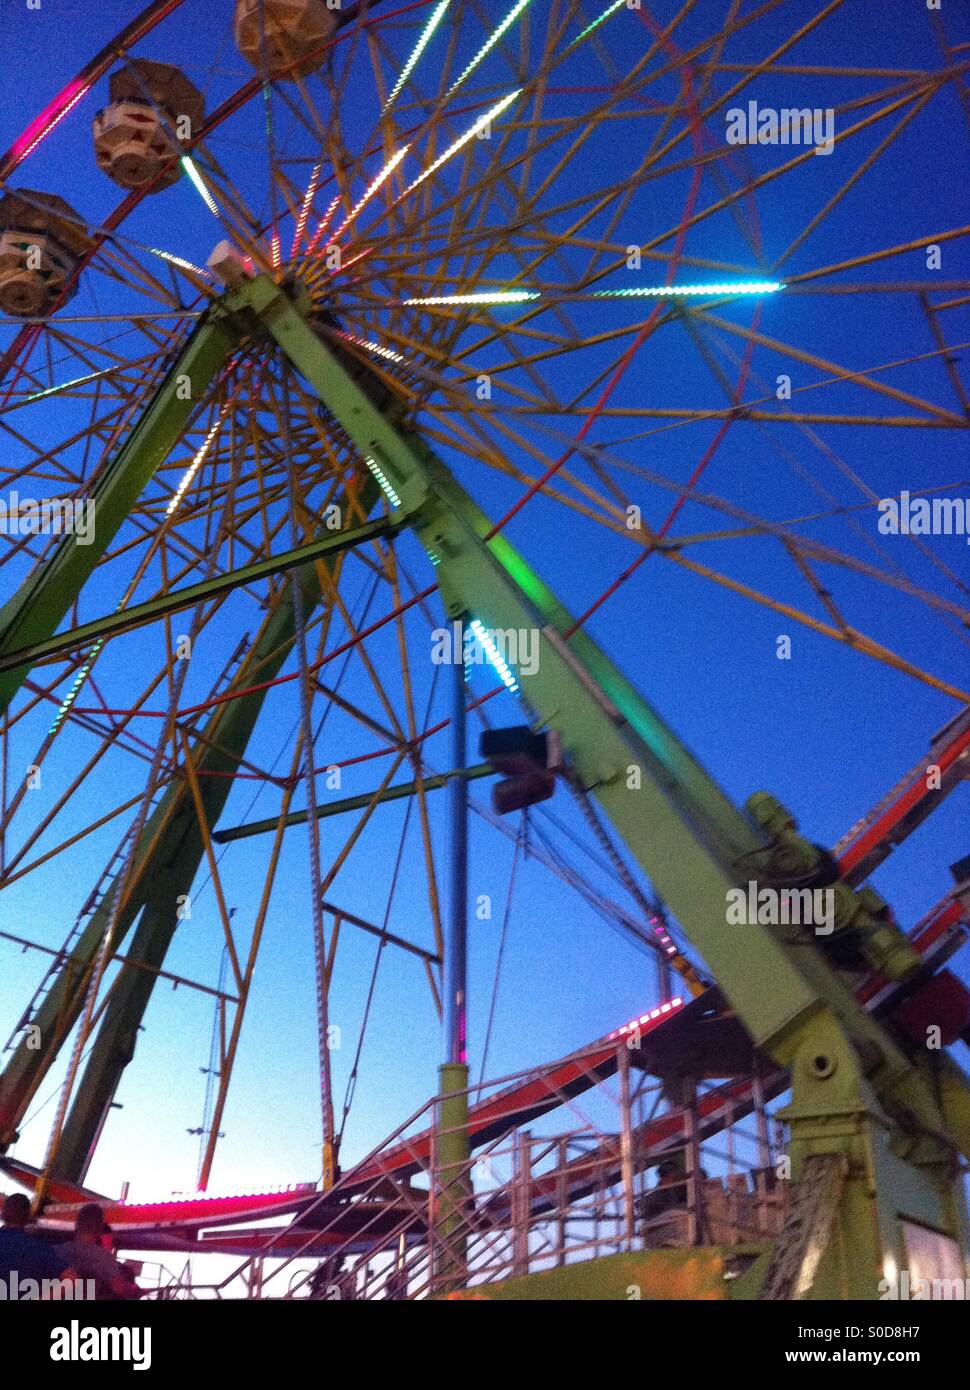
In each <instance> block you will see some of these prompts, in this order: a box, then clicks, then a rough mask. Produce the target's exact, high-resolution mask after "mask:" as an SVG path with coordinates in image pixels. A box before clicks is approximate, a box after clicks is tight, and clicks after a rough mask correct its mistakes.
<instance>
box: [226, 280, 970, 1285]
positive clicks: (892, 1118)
mask: <svg viewBox="0 0 970 1390" xmlns="http://www.w3.org/2000/svg"><path fill="white" fill-rule="evenodd" d="M240 293H241V295H242V296H243V297H245V298H246V299H247V300H248V301H249V303H250V304H251V305H252V307H253V309H254V310H255V311H256V312H257V313H258V314H259V315H260V316H261V317H262V319H263V321H264V322H265V323H266V325H267V326H268V328H269V330H270V332H271V333H272V334H273V336H274V337H275V338H276V340H277V342H278V343H279V345H280V346H281V348H282V349H283V351H284V352H285V353H286V354H287V356H288V357H289V358H290V360H291V361H292V362H293V364H294V365H295V366H296V367H297V369H298V370H299V371H300V372H301V373H302V375H303V376H304V377H305V378H306V379H307V380H308V381H309V382H310V383H311V384H312V386H313V387H314V389H315V390H316V391H317V393H318V394H319V395H320V397H321V399H322V400H323V401H324V403H325V404H326V406H327V408H328V409H329V410H330V411H332V413H333V414H334V415H335V416H336V418H337V419H338V420H339V421H340V423H341V424H342V426H343V428H344V429H345V430H346V432H347V433H348V434H349V435H350V437H351V439H352V440H353V441H354V443H355V444H356V445H357V448H358V449H359V450H360V453H361V456H362V458H363V459H364V462H365V463H366V465H367V467H368V468H369V469H370V470H371V472H372V474H373V475H374V477H376V478H377V480H378V481H379V483H380V485H381V487H382V488H383V490H384V492H385V494H386V495H387V496H388V497H389V499H390V500H391V502H392V504H393V506H394V508H395V512H396V513H400V514H401V515H403V516H404V517H405V518H406V520H407V521H408V522H409V523H410V524H411V525H412V527H413V528H414V530H415V533H416V535H417V536H418V538H419V540H420V541H421V542H422V543H423V545H424V546H425V548H426V550H427V551H428V554H429V555H430V557H431V559H432V562H433V563H434V564H435V565H437V568H438V578H439V586H440V589H441V593H442V597H443V599H444V601H445V605H446V608H447V611H448V614H449V616H450V617H452V618H454V619H464V618H465V616H466V615H468V616H469V617H470V618H477V619H478V620H479V622H480V623H481V624H482V626H483V627H484V628H486V629H487V630H490V631H493V632H494V631H500V632H506V633H507V632H514V633H521V634H523V635H526V634H531V633H535V634H537V636H538V653H539V654H538V661H537V662H534V663H533V664H532V665H533V669H532V670H530V671H521V670H520V671H517V672H516V673H515V674H516V678H517V680H518V683H519V687H520V690H521V699H522V702H523V703H524V705H525V706H526V708H527V710H528V712H529V714H530V716H531V718H532V721H533V722H534V724H535V725H536V726H537V727H546V728H551V729H555V730H557V731H558V733H559V734H560V736H561V739H562V744H563V749H564V751H565V754H566V757H567V759H568V762H569V765H570V767H571V769H572V771H573V773H574V775H575V776H576V778H577V779H578V781H579V783H580V785H581V786H582V787H583V788H584V789H585V790H586V791H587V792H588V793H589V794H590V795H591V796H593V797H594V798H595V800H596V801H597V802H598V803H599V805H600V807H601V809H602V811H603V812H604V813H605V815H606V816H607V817H608V818H609V820H610V821H611V822H612V823H613V825H614V826H615V827H616V828H617V830H618V831H619V832H620V834H621V835H622V837H623V839H624V840H625V842H626V844H627V846H628V848H629V850H630V852H631V853H632V854H633V856H634V857H635V858H636V860H637V861H638V863H639V864H640V866H641V868H642V869H643V871H644V872H645V873H646V874H647V875H648V877H649V878H650V879H651V880H652V882H653V884H654V885H655V886H656V888H657V891H658V893H659V895H660V896H661V898H662V899H663V900H664V902H665V903H666V904H667V905H668V906H669V907H670V909H671V911H672V912H673V913H674V915H675V917H676V918H677V920H678V921H679V922H680V924H681V926H682V927H683V929H684V931H685V932H686V933H687V935H688V937H689V938H690V940H691V941H692V942H693V943H694V945H695V946H696V947H697V948H698V950H699V951H700V952H701V954H702V955H703V957H704V959H705V961H706V962H707V964H708V965H709V966H710V968H711V970H712V971H713V973H714V975H715V977H716V979H717V981H718V983H719V984H720V986H721V988H722V989H723V991H724V993H725V995H726V996H727V998H728V999H729V1001H730V1003H731V1004H732V1006H733V1007H734V1009H735V1010H736V1011H737V1013H738V1015H739V1017H740V1018H741V1020H742V1021H743V1023H744V1025H745V1027H746V1028H747V1030H748V1031H749V1033H750V1034H751V1037H752V1038H753V1040H754V1042H755V1043H756V1044H757V1045H758V1046H759V1047H761V1048H762V1049H763V1050H764V1051H765V1052H767V1053H768V1054H769V1055H770V1056H772V1057H773V1058H774V1060H775V1061H777V1062H778V1063H780V1064H781V1065H783V1066H785V1067H788V1068H790V1069H791V1072H792V1081H793V1102H792V1106H791V1107H790V1109H789V1118H790V1121H791V1126H792V1157H793V1163H794V1170H795V1172H794V1176H795V1177H796V1178H797V1177H798V1176H799V1175H800V1172H801V1170H802V1168H803V1167H804V1166H805V1164H806V1162H807V1160H808V1158H809V1157H810V1156H811V1155H812V1154H813V1153H817V1152H823V1153H833V1152H835V1153H841V1154H844V1155H845V1157H846V1159H847V1164H848V1177H847V1180H846V1184H845V1189H844V1192H843V1198H842V1201H841V1203H840V1207H839V1230H840V1237H841V1239H840V1242H839V1243H833V1244H832V1245H831V1246H830V1247H829V1248H828V1249H827V1251H826V1253H825V1255H824V1256H823V1257H822V1260H821V1263H820V1265H819V1268H818V1273H817V1278H816V1285H815V1290H813V1296H833V1290H841V1289H845V1288H851V1289H852V1290H853V1291H854V1292H855V1293H856V1296H862V1297H871V1298H874V1297H876V1296H877V1292H876V1289H877V1285H878V1280H879V1279H880V1278H881V1277H882V1269H883V1266H884V1265H890V1266H891V1265H892V1264H893V1263H895V1265H896V1267H897V1268H901V1267H903V1266H902V1262H903V1261H904V1260H905V1259H906V1252H905V1243H904V1239H903V1227H902V1220H903V1218H904V1216H905V1215H906V1214H907V1213H909V1215H910V1216H911V1217H914V1218H915V1219H916V1220H918V1221H923V1222H924V1223H925V1224H927V1225H929V1226H931V1227H933V1228H935V1229H938V1230H942V1231H945V1232H947V1233H948V1234H950V1235H951V1236H952V1237H953V1238H954V1239H957V1240H958V1241H960V1242H961V1244H962V1245H963V1248H964V1249H965V1250H966V1248H967V1246H966V1240H967V1230H966V1216H965V1207H964V1203H963V1199H962V1193H961V1191H960V1189H959V1183H958V1181H957V1180H956V1177H955V1172H954V1168H953V1157H954V1149H955V1148H956V1147H957V1146H959V1147H960V1148H961V1150H962V1152H963V1154H964V1155H965V1156H970V1143H968V1142H967V1141H968V1139H970V1135H968V1133H967V1130H966V1126H965V1124H963V1123H961V1126H960V1128H959V1129H958V1130H957V1131H956V1133H955V1134H954V1135H953V1136H952V1138H951V1137H950V1136H949V1135H948V1134H947V1132H946V1118H945V1113H944V1109H943V1107H942V1105H941V1100H940V1094H941V1086H940V1082H941V1079H943V1078H945V1079H946V1086H945V1088H944V1091H945V1094H946V1103H947V1113H948V1114H950V1115H952V1116H957V1117H959V1118H960V1119H961V1121H962V1120H963V1119H964V1117H965V1114H966V1108H967V1097H968V1096H970V1082H968V1079H967V1078H966V1077H965V1076H964V1075H963V1074H962V1073H961V1072H959V1069H958V1068H956V1065H955V1063H953V1062H952V1059H947V1060H946V1062H945V1064H943V1065H942V1066H941V1064H940V1063H939V1062H938V1061H937V1060H936V1059H934V1058H933V1056H932V1054H929V1053H927V1054H926V1055H924V1056H919V1055H910V1054H909V1053H907V1052H905V1051H904V1050H903V1049H902V1048H901V1047H900V1046H899V1045H898V1043H897V1042H896V1040H895V1039H894V1037H893V1036H892V1035H891V1034H890V1032H889V1031H888V1030H887V1029H886V1028H884V1027H883V1026H882V1024H881V1023H880V1022H879V1021H878V1020H877V1019H875V1018H873V1017H872V1016H871V1015H869V1014H868V1013H866V1012H865V1010H863V1009H861V1008H860V1007H859V1005H858V1003H857V1001H856V999H855V997H854V994H853V992H852V990H851V988H850V986H849V984H848V982H847V980H846V979H845V978H844V977H843V976H842V975H841V974H840V973H839V972H838V971H837V969H836V968H835V967H834V966H833V964H832V963H831V959H830V958H828V957H827V956H826V954H825V951H824V949H823V947H822V945H820V944H817V943H816V942H815V941H813V940H812V939H811V937H810V936H807V935H805V934H802V935H801V936H799V937H797V938H796V937H794V936H793V934H792V932H791V929H790V928H789V927H787V926H781V927H772V926H768V925H763V924H760V923H751V924H749V925H746V926H733V925H729V924H728V914H727V905H728V903H729V902H730V901H731V898H730V897H729V894H730V893H731V892H732V890H734V889H736V888H737V887H738V886H739V885H742V884H745V883H747V882H748V881H749V880H750V879H757V877H758V865H759V864H767V862H768V851H769V849H771V850H774V849H777V848H778V846H779V845H780V846H781V848H782V851H783V852H784V853H787V852H790V853H791V854H792V855H793V856H794V858H795V859H796V860H798V859H799V858H803V857H804V854H805V853H806V852H807V853H808V854H809V856H811V855H812V853H813V852H812V850H811V847H810V846H808V845H807V844H806V843H805V842H804V841H799V840H798V838H797V837H795V836H794V835H793V834H792V833H789V831H786V830H784V828H783V829H782V830H781V831H780V832H779V833H778V835H777V836H776V835H774V834H773V836H772V838H771V839H768V838H767V837H766V834H765V833H764V832H762V831H761V830H760V829H759V828H758V827H757V826H756V825H755V823H754V822H753V821H752V820H751V819H749V818H748V817H747V816H745V815H744V814H743V813H742V812H741V811H739V810H738V809H737V808H736V807H734V806H733V805H732V803H731V802H730V801H729V799H728V798H727V797H726V796H725V795H724V793H723V792H722V791H721V790H720V788H719V787H718V786H717V784H716V783H715V782H714V781H713V780H712V779H711V777H710V776H709V775H708V774H707V773H706V771H705V770H704V769H703V768H702V767H701V765H700V764H699V763H698V762H697V761H696V759H694V758H693V757H692V755H691V754H690V753H689V752H688V750H687V749H686V748H685V747H684V745H683V744H682V743H681V742H680V740H679V739H678V738H677V737H676V735H675V734H674V733H673V732H672V730H671V729H670V728H669V727H668V726H667V725H666V724H665V723H664V722H663V720H662V719H661V718H660V716H659V715H658V714H657V712H656V711H655V710H654V709H652V708H651V707H650V706H649V705H648V704H647V703H646V701H645V700H643V699H642V697H641V696H640V695H639V694H638V693H637V692H636V691H635V690H634V689H633V687H632V686H631V685H630V683H629V682H628V681H627V680H626V679H625V677H624V676H623V675H622V674H621V673H620V672H619V670H618V669H617V668H616V666H614V664H613V663H612V662H611V661H610V660H609V658H608V657H607V656H606V654H605V653H604V652H603V651H602V650H601V649H600V648H599V647H598V646H597V645H596V643H595V642H594V641H593V640H592V638H590V637H589V636H588V635H587V634H586V633H585V632H584V631H583V630H582V629H579V630H576V631H573V627H574V625H573V622H572V619H571V617H570V615H569V613H568V612H567V611H566V609H565V608H563V606H562V605H561V604H560V603H559V601H558V600H557V599H556V598H555V596H554V595H553V593H552V592H551V591H550V590H549V589H548V588H547V586H546V585H545V584H543V582H542V581H541V580H540V579H539V577H538V575H537V574H536V573H535V572H534V571H533V570H532V569H531V568H530V567H529V566H528V565H527V564H526V563H525V561H524V560H523V559H522V557H521V556H520V555H519V554H518V553H517V552H516V551H515V549H514V548H513V547H512V545H511V544H510V543H509V542H508V540H507V539H506V538H505V537H504V536H503V535H496V536H493V535H492V534H491V526H490V523H489V521H488V519H487V517H486V516H485V515H484V514H483V513H482V512H481V510H480V509H479V508H478V507H477V506H476V505H475V503H474V502H473V501H472V499H471V498H470V497H469V495H468V494H467V493H466V492H465V491H464V489H463V488H462V487H461V486H460V485H459V484H458V483H457V481H456V480H455V478H454V477H453V475H452V474H451V473H450V472H449V471H448V469H447V468H446V467H445V466H444V465H443V464H442V463H441V461H440V460H439V459H437V458H436V457H435V456H434V454H433V453H432V452H431V451H430V449H429V448H428V447H427V446H426V445H425V444H424V443H423V441H422V440H421V439H420V438H419V437H418V436H416V435H415V434H412V433H409V432H405V431H404V430H403V429H400V428H398V427H397V426H396V424H395V423H394V422H393V421H392V420H391V419H389V418H388V417H387V416H386V415H384V414H382V413H381V412H380V411H379V410H377V409H376V408H375V406H374V405H373V404H372V402H371V401H370V400H369V398H368V396H367V394H366V393H365V392H364V391H363V390H362V389H361V387H360V386H359V385H358V383H357V381H355V380H354V379H353V378H352V377H351V376H350V375H349V374H348V372H347V371H346V370H345V369H344V368H343V366H342V365H341V361H340V360H339V358H338V357H337V356H336V355H335V354H334V352H332V351H331V350H330V349H329V348H328V347H327V346H326V345H325V344H324V343H323V342H322V341H321V340H320V338H319V337H318V336H317V334H316V333H315V332H314V331H313V329H312V328H311V326H310V325H309V324H308V323H307V322H306V320H305V319H304V318H303V316H302V314H301V313H300V312H299V310H298V309H297V308H296V307H295V305H294V304H293V303H292V302H291V301H290V300H289V298H288V297H287V295H286V293H285V292H284V291H282V290H280V289H279V288H278V287H277V286H276V285H275V284H273V283H272V282H271V281H269V280H268V279H267V278H265V277H261V278H260V279H258V280H257V281H255V282H253V283H251V284H250V285H249V286H247V287H246V288H245V289H244V290H243V291H241V292H240ZM769 803H771V804H769ZM772 804H773V805H774V806H775V807H776V809H777V811H779V812H780V811H781V810H782V808H777V803H772V799H771V798H764V797H761V798H760V806H759V810H761V811H763V812H764V813H765V820H764V821H763V823H765V824H769V823H770V822H771V820H772V819H773V818H774V817H775V811H773V810H772ZM780 819H781V823H782V825H783V823H784V816H781V818H780ZM772 862H774V861H772ZM843 900H844V897H843ZM850 901H851V900H850ZM883 942H884V943H887V946H888V949H887V958H888V956H889V955H890V954H893V953H895V958H896V959H897V960H898V961H899V963H900V969H901V970H906V969H909V968H911V964H912V962H911V961H908V960H907V951H908V948H907V947H906V944H905V942H904V941H903V940H902V937H901V934H900V933H898V930H897V929H895V928H891V927H890V928H886V929H885V934H884V936H883ZM830 1082H831V1083H832V1084H828V1083H830ZM442 1089H445V1088H444V1086H443V1087H442ZM957 1096H959V1097H960V1098H961V1100H960V1101H958V1100H956V1099H955V1097H957ZM961 1101H962V1103H961ZM450 1128H452V1129H453V1128H454V1126H453V1125H451V1126H450ZM439 1133H441V1134H442V1140H443V1142H446V1143H448V1144H450V1140H448V1139H447V1137H446V1135H445V1134H444V1133H443V1130H442V1128H441V1127H439ZM449 1161H450V1160H449ZM455 1161H457V1147H456V1150H455ZM874 1216H875V1218H876V1219H875V1221H874V1220H873V1217H874ZM444 1219H445V1220H450V1217H449V1214H448V1212H447V1211H446V1212H445V1214H444Z"/></svg>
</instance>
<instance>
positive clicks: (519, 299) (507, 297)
mask: <svg viewBox="0 0 970 1390" xmlns="http://www.w3.org/2000/svg"><path fill="white" fill-rule="evenodd" d="M540 297H541V296H540V295H538V294H536V293H533V292H531V291H529V290H496V291H495V293H494V294H489V293H488V292H487V291H486V292H484V293H482V294H433V295H427V296H426V297H425V298H424V299H404V300H402V301H401V302H402V304H524V303H525V302H526V300H529V299H539V298H540Z"/></svg>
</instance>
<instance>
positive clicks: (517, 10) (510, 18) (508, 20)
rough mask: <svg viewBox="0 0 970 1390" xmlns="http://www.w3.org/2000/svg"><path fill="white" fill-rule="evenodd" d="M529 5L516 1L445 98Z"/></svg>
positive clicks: (521, 0) (476, 65)
mask: <svg viewBox="0 0 970 1390" xmlns="http://www.w3.org/2000/svg"><path fill="white" fill-rule="evenodd" d="M529 3H530V0H517V3H516V4H515V5H513V6H512V8H511V9H510V10H509V12H508V14H507V15H506V16H505V18H504V19H503V20H502V22H501V24H500V25H499V26H498V28H497V29H495V30H493V31H492V33H491V34H490V35H489V37H488V38H487V39H486V40H485V42H484V43H483V44H482V46H481V48H480V49H479V50H478V52H477V53H476V54H475V56H474V58H473V59H472V60H471V62H470V63H469V64H468V66H467V67H466V68H465V71H464V72H463V73H462V74H461V76H460V77H459V78H458V80H457V81H455V82H453V83H452V84H451V86H450V87H449V88H448V91H447V92H446V93H445V95H446V96H449V97H450V96H451V94H452V92H453V91H455V90H456V88H458V87H460V86H461V84H462V83H463V82H464V80H465V78H466V77H470V76H471V74H472V73H473V72H474V71H475V69H476V68H477V67H478V65H479V63H480V62H482V60H483V59H484V58H485V57H487V55H488V54H489V53H491V51H492V49H493V48H494V47H495V45H496V44H497V43H498V41H499V39H500V38H501V37H502V35H503V34H504V33H505V31H506V30H507V29H508V28H509V27H510V26H511V25H513V24H514V23H515V21H516V20H517V19H518V17H519V15H520V14H521V13H522V11H523V10H524V9H525V7H526V5H528V4H529ZM624 3H625V0H624Z"/></svg>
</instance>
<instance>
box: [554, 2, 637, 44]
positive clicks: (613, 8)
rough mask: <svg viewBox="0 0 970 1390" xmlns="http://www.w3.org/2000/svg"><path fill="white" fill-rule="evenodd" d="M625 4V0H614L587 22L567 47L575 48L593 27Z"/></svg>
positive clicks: (597, 25)
mask: <svg viewBox="0 0 970 1390" xmlns="http://www.w3.org/2000/svg"><path fill="white" fill-rule="evenodd" d="M626 5H627V0H614V3H613V4H612V5H610V6H609V7H608V8H607V9H605V10H604V11H603V13H602V14H601V15H598V16H597V18H596V19H594V20H593V22H592V24H587V26H586V28H585V29H584V30H583V32H582V33H581V34H577V35H576V37H575V38H574V39H573V41H572V43H571V44H570V45H569V48H575V47H576V45H577V44H578V43H582V41H583V39H585V38H586V37H587V35H589V34H591V33H592V32H593V30H594V29H598V28H599V27H600V25H601V24H603V23H605V22H606V20H608V19H609V17H610V15H611V14H616V12H617V10H622V9H623V8H624V6H626ZM569 48H567V49H566V52H567V53H568V52H569Z"/></svg>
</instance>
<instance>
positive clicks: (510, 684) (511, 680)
mask: <svg viewBox="0 0 970 1390" xmlns="http://www.w3.org/2000/svg"><path fill="white" fill-rule="evenodd" d="M469 627H470V628H471V630H472V632H473V633H474V634H475V636H476V637H477V638H478V640H479V642H480V643H481V644H482V647H483V648H484V650H485V655H486V656H487V657H488V659H489V661H490V662H491V663H492V665H493V667H494V668H495V671H496V673H497V674H498V676H499V679H500V680H501V681H502V684H503V685H504V686H505V687H506V689H507V690H510V691H511V692H512V694H513V695H514V694H515V693H516V692H517V691H518V688H519V683H518V681H517V680H516V679H515V676H514V675H513V674H512V668H511V667H510V666H509V663H508V662H507V661H506V660H505V657H504V656H503V655H502V653H501V652H500V651H499V649H498V647H497V646H496V645H495V643H494V641H493V640H492V635H491V633H490V632H489V631H488V630H487V629H486V628H484V627H482V624H481V622H480V621H479V619H478V618H473V619H472V620H471V622H470V623H469Z"/></svg>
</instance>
